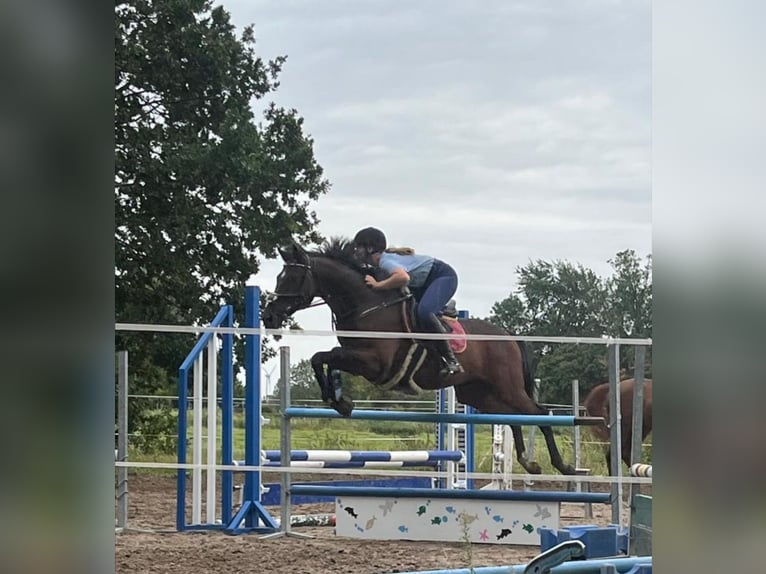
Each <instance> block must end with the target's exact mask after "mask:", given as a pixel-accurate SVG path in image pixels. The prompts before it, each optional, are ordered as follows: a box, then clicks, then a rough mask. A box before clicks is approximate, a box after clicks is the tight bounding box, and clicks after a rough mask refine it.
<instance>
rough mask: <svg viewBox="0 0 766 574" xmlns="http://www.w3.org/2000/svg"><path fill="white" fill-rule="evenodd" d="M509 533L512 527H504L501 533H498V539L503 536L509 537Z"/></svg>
mask: <svg viewBox="0 0 766 574" xmlns="http://www.w3.org/2000/svg"><path fill="white" fill-rule="evenodd" d="M509 534H511V529H510V528H503V529H502V530H501V531H500V534H498V535H497V539H498V540H500V539H501V538H505V537H507V536H508V535H509Z"/></svg>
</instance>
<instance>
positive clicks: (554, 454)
mask: <svg viewBox="0 0 766 574" xmlns="http://www.w3.org/2000/svg"><path fill="white" fill-rule="evenodd" d="M540 431H541V432H542V433H543V436H544V437H545V444H546V445H547V446H548V453H549V454H550V455H551V464H552V465H553V466H554V467H555V468H556V470H558V471H559V472H560V473H561V474H575V469H574V467H573V466H572V465H571V464H566V463H564V461H563V459H562V458H561V453H560V452H559V448H558V446H556V440H555V439H554V438H553V429H552V428H551V427H543V426H541V427H540Z"/></svg>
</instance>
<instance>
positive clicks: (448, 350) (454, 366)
mask: <svg viewBox="0 0 766 574" xmlns="http://www.w3.org/2000/svg"><path fill="white" fill-rule="evenodd" d="M428 321H429V323H430V327H431V328H432V329H433V331H434V332H436V333H442V334H446V333H447V330H446V329H445V328H444V325H442V322H441V321H440V320H439V317H437V316H436V315H435V314H433V313H429V314H428ZM435 343H436V348H437V349H438V350H439V353H440V354H441V356H442V359H443V360H444V363H445V366H444V368H443V369H442V370H441V373H440V374H441V375H442V376H447V375H454V374H455V373H461V372H462V371H463V367H461V366H460V363H458V361H457V358H456V357H455V353H454V352H453V351H452V347H450V344H449V341H448V340H446V339H440V340H438V341H435Z"/></svg>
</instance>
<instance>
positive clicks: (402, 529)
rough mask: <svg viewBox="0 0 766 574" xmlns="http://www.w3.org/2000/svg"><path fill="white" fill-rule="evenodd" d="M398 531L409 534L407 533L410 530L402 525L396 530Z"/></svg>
mask: <svg viewBox="0 0 766 574" xmlns="http://www.w3.org/2000/svg"><path fill="white" fill-rule="evenodd" d="M398 530H399V532H409V531H410V529H409V528H407V527H406V526H405V525H404V524H402V525H401V526H400V527H399V528H398Z"/></svg>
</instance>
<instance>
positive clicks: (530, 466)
mask: <svg viewBox="0 0 766 574" xmlns="http://www.w3.org/2000/svg"><path fill="white" fill-rule="evenodd" d="M511 432H512V433H513V444H514V446H515V447H516V459H517V460H518V461H519V464H520V465H521V466H522V467H524V470H526V471H527V472H528V473H529V474H540V473H541V472H542V471H543V469H542V468H540V465H539V464H537V463H536V462H535V461H530V460H528V459H527V449H526V445H525V444H524V436H523V435H522V434H521V427H520V426H514V425H511Z"/></svg>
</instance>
